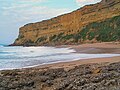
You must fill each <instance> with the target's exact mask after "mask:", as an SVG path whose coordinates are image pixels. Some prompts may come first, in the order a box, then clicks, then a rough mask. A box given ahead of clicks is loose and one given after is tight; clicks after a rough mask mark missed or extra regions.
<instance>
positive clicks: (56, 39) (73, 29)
mask: <svg viewBox="0 0 120 90" xmlns="http://www.w3.org/2000/svg"><path fill="white" fill-rule="evenodd" d="M116 16H117V17H116ZM116 18H117V20H116ZM111 21H114V23H112V22H111ZM106 22H107V23H106ZM119 22H120V0H102V1H101V2H100V3H97V4H94V5H87V6H84V7H82V8H80V9H78V10H76V11H73V12H71V13H68V14H65V15H61V16H58V17H55V18H52V19H49V20H44V21H41V22H37V23H30V24H27V25H25V26H23V27H21V28H20V31H19V36H18V38H17V39H16V41H15V42H14V44H13V45H60V44H79V43H85V42H98V41H118V40H120V37H119V36H120V30H119V29H118V28H120V27H119ZM94 23H96V24H97V26H95V25H96V24H95V25H94ZM99 24H100V26H104V27H106V25H107V30H106V29H104V27H103V28H100V27H99ZM108 28H111V29H112V30H111V31H110V32H108V33H107V36H101V35H102V34H104V32H107V31H109V29H108ZM86 29H87V30H86ZM101 31H102V33H101ZM103 31H104V32H103ZM91 32H93V33H91ZM89 34H90V35H89ZM93 35H94V36H93ZM111 36H114V37H115V38H111V39H107V40H103V38H105V37H107V38H109V37H111ZM101 38H102V39H101Z"/></svg>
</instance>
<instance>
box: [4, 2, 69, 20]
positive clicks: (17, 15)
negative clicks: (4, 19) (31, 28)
mask: <svg viewBox="0 0 120 90" xmlns="http://www.w3.org/2000/svg"><path fill="white" fill-rule="evenodd" d="M23 2H24V3H23ZM30 2H32V3H30ZM42 2H47V0H20V1H19V2H17V3H16V2H14V3H11V4H10V5H9V6H4V7H3V11H4V12H3V15H6V16H11V18H14V20H13V21H14V22H24V21H26V22H27V21H37V20H39V21H40V20H42V19H48V18H52V17H55V16H58V15H60V14H64V13H67V12H68V11H70V10H69V9H67V8H51V7H48V6H47V5H44V4H41V3H42Z"/></svg>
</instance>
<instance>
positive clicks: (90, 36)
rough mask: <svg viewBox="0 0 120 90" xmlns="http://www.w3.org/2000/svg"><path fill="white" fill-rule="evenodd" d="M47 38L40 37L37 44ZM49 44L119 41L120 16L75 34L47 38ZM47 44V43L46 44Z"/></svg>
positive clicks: (93, 24)
mask: <svg viewBox="0 0 120 90" xmlns="http://www.w3.org/2000/svg"><path fill="white" fill-rule="evenodd" d="M46 38H47V37H40V38H39V39H38V40H37V42H43V41H45V40H47V39H46ZM49 40H50V42H53V43H55V42H56V43H57V42H59V41H61V42H65V41H68V43H82V42H84V41H86V40H89V41H92V40H96V41H100V42H109V41H119V40H120V16H116V17H113V18H110V19H107V20H105V21H102V22H93V23H90V24H88V25H87V26H85V27H84V28H83V29H82V30H79V31H78V32H77V33H75V34H67V35H65V34H64V33H60V34H58V35H53V36H51V37H50V38H49ZM46 43H47V42H46Z"/></svg>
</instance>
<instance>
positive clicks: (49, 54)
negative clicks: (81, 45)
mask: <svg viewBox="0 0 120 90" xmlns="http://www.w3.org/2000/svg"><path fill="white" fill-rule="evenodd" d="M114 56H120V54H85V53H76V52H75V50H74V49H71V48H56V47H46V46H40V47H22V46H14V47H13V46H4V45H0V70H11V69H21V68H29V67H34V66H38V65H44V64H52V63H58V62H68V61H74V60H84V59H90V58H103V57H114Z"/></svg>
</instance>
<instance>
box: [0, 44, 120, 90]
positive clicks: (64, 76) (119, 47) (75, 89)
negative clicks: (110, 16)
mask: <svg viewBox="0 0 120 90" xmlns="http://www.w3.org/2000/svg"><path fill="white" fill-rule="evenodd" d="M61 47H68V48H72V49H75V50H76V52H75V53H88V54H103V53H104V54H120V43H119V42H114V43H113V42H106V43H94V44H82V45H69V46H57V48H61ZM119 66H120V56H114V57H106V58H94V59H81V60H75V61H69V62H60V63H54V64H45V65H40V66H36V67H29V68H23V69H14V70H3V71H0V90H119V89H120V67H119Z"/></svg>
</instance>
